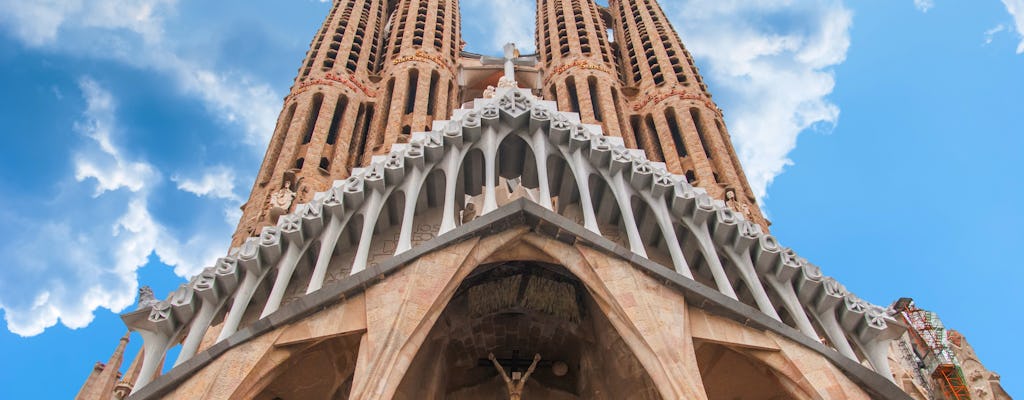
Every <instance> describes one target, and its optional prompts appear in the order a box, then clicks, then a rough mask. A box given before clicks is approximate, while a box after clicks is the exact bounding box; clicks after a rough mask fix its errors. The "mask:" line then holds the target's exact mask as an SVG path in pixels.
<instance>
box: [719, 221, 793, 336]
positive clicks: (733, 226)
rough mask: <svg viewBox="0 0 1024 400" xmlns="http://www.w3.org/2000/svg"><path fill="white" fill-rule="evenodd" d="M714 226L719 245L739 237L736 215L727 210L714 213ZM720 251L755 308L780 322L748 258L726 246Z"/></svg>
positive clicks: (738, 223)
mask: <svg viewBox="0 0 1024 400" xmlns="http://www.w3.org/2000/svg"><path fill="white" fill-rule="evenodd" d="M714 224H715V233H714V235H715V239H716V240H717V241H718V242H719V243H721V242H726V243H729V242H733V241H734V240H735V238H736V237H737V236H738V235H739V226H740V220H739V218H738V217H737V216H736V213H735V212H734V211H732V210H730V209H728V208H720V209H718V211H717V212H716V213H715V220H714ZM721 249H722V253H723V254H724V255H725V256H726V258H728V259H729V261H731V262H732V264H733V265H734V266H735V267H736V272H738V273H739V274H740V276H741V277H742V278H743V282H744V283H745V284H746V286H747V289H749V290H750V293H751V295H752V296H753V297H754V303H756V304H757V308H758V309H759V310H761V312H762V313H764V314H767V315H768V316H769V317H772V318H774V319H775V320H777V321H782V318H780V317H779V313H778V312H777V311H775V306H773V305H772V302H771V300H770V299H769V298H768V293H767V292H766V291H765V290H764V286H762V285H761V280H760V279H758V276H757V271H755V270H754V263H753V262H752V261H751V260H750V256H748V255H747V254H740V253H738V252H737V251H736V249H734V248H733V247H732V246H728V245H727V246H721Z"/></svg>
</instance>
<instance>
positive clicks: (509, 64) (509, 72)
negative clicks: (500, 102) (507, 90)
mask: <svg viewBox="0 0 1024 400" xmlns="http://www.w3.org/2000/svg"><path fill="white" fill-rule="evenodd" d="M503 50H504V51H505V54H504V57H502V58H497V57H487V56H483V57H480V63H481V64H483V65H504V66H505V75H504V76H502V77H501V79H499V80H498V87H511V88H514V87H517V85H516V66H517V65H522V66H530V67H532V66H534V65H537V57H522V56H520V55H519V49H516V44H515V43H511V42H510V43H506V44H505V47H504V48H503Z"/></svg>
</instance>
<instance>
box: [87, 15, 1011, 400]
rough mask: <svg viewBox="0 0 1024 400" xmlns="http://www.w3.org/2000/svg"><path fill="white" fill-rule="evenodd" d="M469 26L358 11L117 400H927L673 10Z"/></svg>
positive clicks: (341, 18)
mask: <svg viewBox="0 0 1024 400" xmlns="http://www.w3.org/2000/svg"><path fill="white" fill-rule="evenodd" d="M459 27H460V16H459V6H458V2H457V1H456V0H421V1H413V0H389V1H384V0H337V1H335V2H334V5H333V7H332V9H331V11H330V14H329V15H328V17H327V19H326V21H325V22H324V25H323V27H322V28H321V30H320V31H318V32H317V35H316V37H314V39H313V43H312V45H311V47H310V50H309V52H308V53H307V55H306V59H305V60H304V61H303V63H302V66H301V67H300V69H299V73H298V77H297V78H296V80H295V84H294V86H293V88H292V92H291V94H289V95H288V97H287V98H285V101H284V106H283V110H282V113H281V116H280V118H279V121H278V126H277V128H276V131H275V132H274V135H273V138H272V140H271V143H270V146H269V149H268V151H267V155H266V158H265V159H264V161H263V165H262V167H261V169H260V173H259V176H258V178H257V181H256V182H255V185H254V187H253V192H252V195H251V197H250V199H249V202H248V203H247V204H246V205H245V206H244V207H243V209H244V214H243V218H242V221H241V222H240V223H239V228H238V231H237V232H236V234H235V236H234V241H233V247H232V249H231V250H230V251H229V253H228V254H227V255H226V256H225V257H223V258H220V259H219V260H217V261H216V263H215V264H214V265H212V266H210V267H208V268H206V269H205V270H204V271H203V272H202V273H201V274H199V275H198V276H195V277H193V278H192V279H190V280H189V281H188V282H185V283H183V284H182V285H181V286H180V288H179V289H178V290H176V291H175V292H174V293H172V294H170V295H169V296H168V297H167V298H166V299H165V300H162V301H158V300H156V299H154V298H152V295H151V292H145V294H146V296H144V297H145V298H141V299H140V306H139V309H138V310H136V311H132V312H128V313H126V314H124V315H122V319H123V320H124V321H125V324H126V325H127V326H128V327H129V329H131V330H132V331H134V332H138V333H139V334H140V335H141V336H142V339H143V350H142V352H141V353H140V355H139V356H137V357H136V358H135V359H134V360H133V361H132V367H131V368H130V370H129V372H128V373H127V374H125V377H124V379H122V380H121V381H120V382H118V383H117V384H116V387H115V388H114V389H113V396H114V397H115V398H122V397H123V395H124V394H125V392H127V391H129V390H130V391H131V395H130V398H131V399H155V398H205V399H259V400H274V399H282V400H289V399H452V400H461V399H479V398H495V397H498V398H506V397H505V396H507V398H512V399H520V398H526V399H530V400H535V399H626V398H628V399H651V400H654V399H664V400H669V399H673V400H674V399H734V398H745V399H746V398H750V399H762V398H763V399H772V398H795V399H869V398H870V399H908V398H912V397H911V396H913V394H911V393H912V392H913V393H916V394H920V393H922V392H921V390H919V389H920V388H919V387H914V384H913V382H911V384H910V386H907V385H906V384H904V383H905V381H907V379H910V380H911V381H913V378H914V377H915V376H916V372H919V371H913V368H915V367H914V365H911V366H909V367H908V366H907V363H906V362H904V361H906V360H909V359H910V358H908V357H903V356H901V355H900V354H898V350H899V349H901V348H905V346H904V347H900V345H899V343H902V342H905V341H906V340H909V339H908V337H910V336H908V331H907V326H906V325H905V324H904V323H902V322H901V320H899V319H897V318H895V316H896V315H897V314H898V311H896V310H894V309H892V308H889V309H886V308H883V307H879V306H875V305H872V304H869V303H867V302H865V301H863V300H861V299H860V298H858V297H857V296H856V295H854V294H852V293H851V292H850V291H848V290H847V289H846V287H844V286H843V285H842V284H840V283H839V282H837V281H836V280H835V279H832V278H830V277H828V276H825V275H824V274H823V273H822V271H821V269H820V268H819V267H817V266H815V265H814V264H812V263H810V262H809V261H808V260H806V259H804V258H802V257H800V256H799V255H797V253H796V252H794V251H793V250H792V249H789V248H786V247H784V246H782V245H781V244H780V243H779V242H778V241H777V240H776V239H775V238H774V237H773V236H771V235H769V234H768V232H767V221H765V219H764V218H763V216H762V215H761V213H760V211H759V210H758V208H757V204H756V202H755V201H754V197H753V194H752V193H751V191H750V188H749V185H748V184H747V182H746V179H745V177H744V175H743V171H742V168H741V166H740V164H739V162H738V159H737V157H736V154H735V151H734V150H733V148H732V145H731V143H730V140H729V135H728V132H727V131H726V130H725V125H724V123H723V122H722V113H721V111H720V110H719V109H718V107H717V106H716V105H715V104H714V103H713V102H712V101H711V96H710V94H709V93H708V90H707V87H706V85H704V83H703V82H702V80H701V77H700V75H699V74H698V72H697V69H696V67H695V66H694V64H693V61H692V58H691V57H690V55H689V54H688V53H687V52H686V50H685V48H684V47H683V45H682V43H681V42H680V40H679V38H678V36H677V35H676V33H675V31H674V30H673V29H672V27H671V25H670V24H669V23H668V20H667V19H666V18H665V15H664V13H663V12H662V11H661V9H660V7H659V6H658V4H657V3H656V2H655V1H653V0H612V1H611V2H610V4H609V7H608V8H604V7H600V6H598V5H596V4H595V3H594V2H593V0H538V2H537V41H538V46H537V49H538V52H537V54H533V55H529V54H528V55H522V54H519V52H518V51H517V50H516V49H515V46H514V45H511V44H510V45H508V46H506V47H505V48H504V55H503V57H501V58H496V57H487V56H482V55H479V54H473V53H468V52H464V51H461V45H462V40H461V35H460V32H459V30H460V28H459ZM609 30H610V32H609ZM495 85H496V86H497V87H495ZM140 297H143V296H141V295H140ZM173 348H178V349H179V351H178V352H177V356H176V357H174V359H173V360H172V359H168V356H169V355H170V354H174V353H173V352H170V350H171V349H173ZM119 354H121V353H119V352H115V355H116V357H121V356H120V355H119ZM143 355H144V356H143ZM116 357H115V358H116ZM117 363H118V364H120V361H117ZM166 363H173V364H172V365H173V368H171V369H170V370H169V371H168V372H167V373H164V374H161V371H164V370H165V364H166ZM910 364H913V363H910ZM979 376H981V375H979ZM116 379H117V378H116V377H111V373H110V372H109V371H105V370H103V369H97V370H96V371H95V372H94V373H93V375H92V376H91V377H90V378H89V380H88V382H87V383H86V385H85V386H84V387H83V392H82V393H89V395H83V396H80V398H83V399H102V400H106V399H108V398H110V397H111V393H98V394H96V395H92V394H91V393H94V392H95V391H96V389H95V388H102V389H99V391H100V392H108V391H109V390H108V388H109V387H110V385H111V382H115V381H116ZM979 379H985V380H986V382H991V381H993V380H997V379H998V376H997V375H995V374H989V375H984V376H982V378H979ZM897 381H899V382H900V384H899V385H897V383H896V382H897ZM738 383H741V384H738ZM992 387H995V386H992ZM911 389H913V390H911ZM915 391H916V392H915ZM990 392H992V391H990ZM993 393H994V392H993ZM997 398H1005V397H998V396H997Z"/></svg>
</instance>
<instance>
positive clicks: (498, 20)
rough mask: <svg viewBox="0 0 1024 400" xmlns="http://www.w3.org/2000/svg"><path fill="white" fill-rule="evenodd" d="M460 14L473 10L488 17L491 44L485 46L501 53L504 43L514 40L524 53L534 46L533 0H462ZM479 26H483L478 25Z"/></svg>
mask: <svg viewBox="0 0 1024 400" xmlns="http://www.w3.org/2000/svg"><path fill="white" fill-rule="evenodd" d="M461 4H462V7H463V12H462V14H463V15H466V14H469V13H474V14H480V15H484V16H486V18H487V21H486V22H485V26H486V28H483V30H484V31H485V32H487V33H489V34H490V35H491V36H490V39H491V43H490V44H488V45H487V47H486V49H488V50H491V52H495V51H497V52H500V51H501V48H502V47H503V46H505V43H509V42H512V43H515V44H516V45H517V46H518V47H519V50H520V51H522V52H523V53H524V54H527V53H532V52H534V51H535V50H536V48H537V43H536V40H535V38H534V34H535V32H534V30H535V29H534V27H535V26H536V21H535V18H536V15H535V14H536V2H535V1H533V0H463V1H462V3H461ZM480 28H482V27H480Z"/></svg>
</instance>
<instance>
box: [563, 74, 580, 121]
mask: <svg viewBox="0 0 1024 400" xmlns="http://www.w3.org/2000/svg"><path fill="white" fill-rule="evenodd" d="M565 86H566V89H567V90H568V92H569V106H570V108H571V109H572V112H575V113H578V112H580V97H579V94H578V93H576V79H574V78H573V77H571V76H570V77H569V79H566V80H565Z"/></svg>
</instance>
